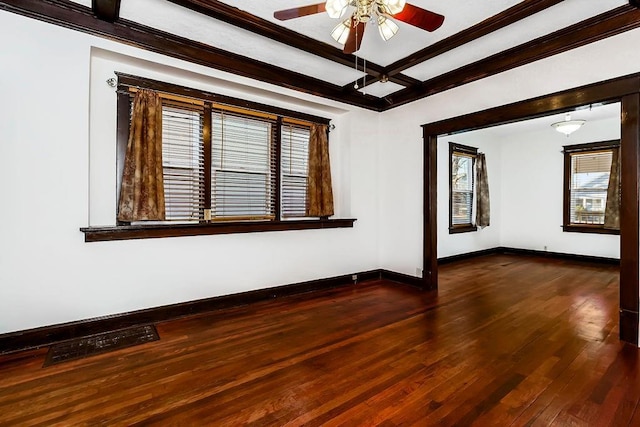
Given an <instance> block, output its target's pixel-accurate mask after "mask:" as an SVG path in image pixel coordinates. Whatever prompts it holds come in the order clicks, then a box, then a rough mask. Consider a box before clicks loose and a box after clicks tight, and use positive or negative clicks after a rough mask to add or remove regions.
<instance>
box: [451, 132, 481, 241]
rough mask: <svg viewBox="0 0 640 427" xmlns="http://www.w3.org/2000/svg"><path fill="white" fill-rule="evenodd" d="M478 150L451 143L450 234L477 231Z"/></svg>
mask: <svg viewBox="0 0 640 427" xmlns="http://www.w3.org/2000/svg"><path fill="white" fill-rule="evenodd" d="M477 155H478V149H477V148H473V147H468V146H466V145H461V144H456V143H453V142H450V143H449V159H450V161H449V233H463V232H467V231H476V230H477V227H476V226H475V225H474V223H473V204H474V195H475V192H474V189H475V188H474V185H475V182H474V181H475V179H474V178H475V163H476V162H475V160H476V157H477Z"/></svg>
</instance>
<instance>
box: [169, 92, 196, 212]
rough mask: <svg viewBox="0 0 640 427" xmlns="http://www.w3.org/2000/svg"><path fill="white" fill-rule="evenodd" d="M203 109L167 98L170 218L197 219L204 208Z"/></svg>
mask: <svg viewBox="0 0 640 427" xmlns="http://www.w3.org/2000/svg"><path fill="white" fill-rule="evenodd" d="M202 124H203V120H202V109H201V108H198V107H197V106H194V107H190V106H183V105H179V104H173V103H171V102H166V101H163V106H162V167H163V174H164V193H165V196H164V197H165V210H166V219H167V220H169V221H171V220H174V221H175V220H178V221H197V220H199V219H200V218H201V217H202V212H203V209H204V186H203V182H204V151H203V145H202Z"/></svg>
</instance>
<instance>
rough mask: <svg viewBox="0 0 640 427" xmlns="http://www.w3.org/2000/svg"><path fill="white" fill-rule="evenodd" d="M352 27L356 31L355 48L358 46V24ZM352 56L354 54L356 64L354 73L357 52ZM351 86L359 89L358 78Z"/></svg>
mask: <svg viewBox="0 0 640 427" xmlns="http://www.w3.org/2000/svg"><path fill="white" fill-rule="evenodd" d="M353 28H354V30H355V32H356V48H357V47H358V24H357V23H356V24H355V26H354V27H353ZM356 52H357V51H356ZM354 56H355V58H356V65H355V67H356V73H357V72H358V54H357V53H355V54H354ZM353 88H354V89H355V90H358V89H360V86H358V79H356V82H355V84H354V85H353Z"/></svg>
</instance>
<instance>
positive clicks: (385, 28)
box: [378, 16, 398, 41]
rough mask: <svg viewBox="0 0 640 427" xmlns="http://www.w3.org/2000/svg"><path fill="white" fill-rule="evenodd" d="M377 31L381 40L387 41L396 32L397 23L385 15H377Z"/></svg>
mask: <svg viewBox="0 0 640 427" xmlns="http://www.w3.org/2000/svg"><path fill="white" fill-rule="evenodd" d="M378 32H379V33H380V37H382V40H384V41H387V40H389V39H390V38H391V37H393V36H395V35H396V33H397V32H398V25H397V24H396V23H395V22H393V21H392V20H390V19H387V18H386V17H385V16H378Z"/></svg>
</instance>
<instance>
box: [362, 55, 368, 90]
mask: <svg viewBox="0 0 640 427" xmlns="http://www.w3.org/2000/svg"><path fill="white" fill-rule="evenodd" d="M362 63H363V68H362V72H363V73H364V77H362V94H363V95H366V94H367V91H366V88H367V58H362Z"/></svg>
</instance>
